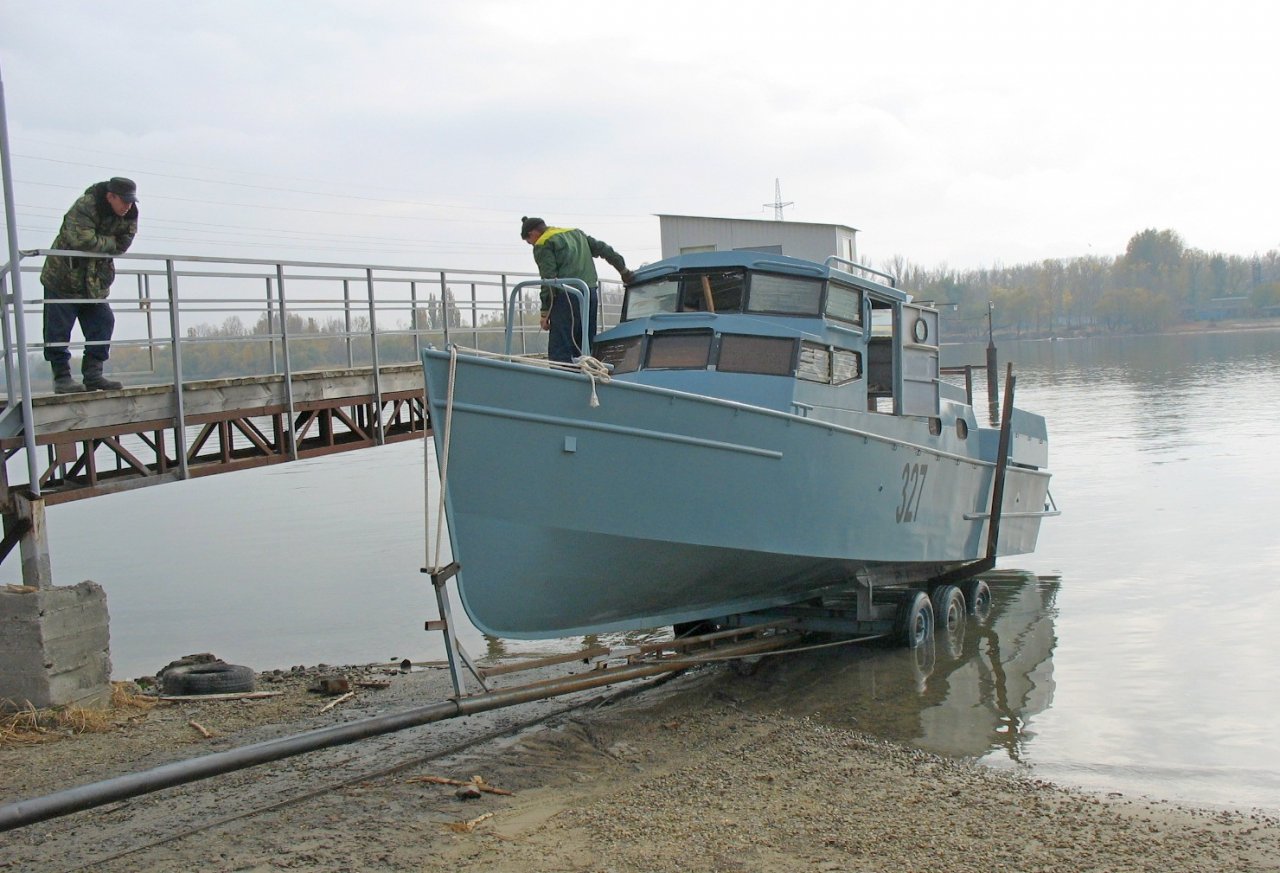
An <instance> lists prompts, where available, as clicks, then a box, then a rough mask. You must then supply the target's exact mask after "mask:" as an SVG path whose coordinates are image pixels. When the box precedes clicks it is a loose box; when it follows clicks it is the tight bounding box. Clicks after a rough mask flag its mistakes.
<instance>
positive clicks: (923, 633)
mask: <svg viewBox="0 0 1280 873" xmlns="http://www.w3.org/2000/svg"><path fill="white" fill-rule="evenodd" d="M898 634H899V637H900V638H901V640H902V643H903V645H905V646H906V647H907V648H908V649H918V648H920V647H921V646H923V645H924V644H925V643H927V642H928V641H929V639H930V638H931V637H932V636H933V602H932V601H931V600H929V595H928V594H925V593H924V592H923V591H916V592H915V593H914V594H911V595H910V596H908V597H907V599H906V600H904V601H903V602H902V612H901V613H900V614H899V618H898Z"/></svg>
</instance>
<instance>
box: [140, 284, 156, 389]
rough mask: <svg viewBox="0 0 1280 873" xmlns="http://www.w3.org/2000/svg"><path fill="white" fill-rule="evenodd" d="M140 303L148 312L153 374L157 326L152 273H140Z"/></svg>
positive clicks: (149, 353) (149, 365) (149, 347)
mask: <svg viewBox="0 0 1280 873" xmlns="http://www.w3.org/2000/svg"><path fill="white" fill-rule="evenodd" d="M138 305H139V306H141V307H142V310H143V311H144V312H146V313H147V365H148V367H149V368H150V370H151V372H152V374H154V373H155V371H156V327H155V319H154V310H153V309H152V308H151V274H150V273H147V272H142V273H139V274H138Z"/></svg>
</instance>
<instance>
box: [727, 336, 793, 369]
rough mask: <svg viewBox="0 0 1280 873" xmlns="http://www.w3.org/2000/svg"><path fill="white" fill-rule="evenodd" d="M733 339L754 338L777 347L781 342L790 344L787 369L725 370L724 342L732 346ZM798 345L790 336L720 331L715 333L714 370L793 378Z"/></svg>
mask: <svg viewBox="0 0 1280 873" xmlns="http://www.w3.org/2000/svg"><path fill="white" fill-rule="evenodd" d="M735 340H743V341H744V342H746V341H752V340H754V341H757V342H759V343H773V344H776V345H778V346H779V347H780V346H781V345H782V344H783V343H786V344H788V345H790V346H791V350H790V353H789V354H788V355H787V369H786V370H785V371H784V372H778V371H776V370H763V369H756V370H741V369H728V370H726V369H725V368H724V347H725V342H726V341H728V343H729V345H730V346H732V345H733V343H734V341H735ZM799 347H800V344H799V343H798V342H796V338H795V337H791V336H771V335H767V334H758V333H734V332H727V333H724V332H722V333H719V334H717V335H716V354H715V367H716V371H717V372H720V373H742V374H744V375H748V376H784V377H786V378H793V377H794V376H795V375H796V368H797V366H798V364H799V354H800V352H799Z"/></svg>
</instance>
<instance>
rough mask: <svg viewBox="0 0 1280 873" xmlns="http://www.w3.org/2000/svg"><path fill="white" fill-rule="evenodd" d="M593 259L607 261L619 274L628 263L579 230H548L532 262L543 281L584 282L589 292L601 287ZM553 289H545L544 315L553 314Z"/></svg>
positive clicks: (555, 228) (536, 248) (610, 249)
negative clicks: (577, 280)
mask: <svg viewBox="0 0 1280 873" xmlns="http://www.w3.org/2000/svg"><path fill="white" fill-rule="evenodd" d="M594 258H604V259H605V260H606V261H608V262H609V264H610V265H611V266H612V267H613V268H614V269H615V270H617V271H618V272H619V273H621V272H622V271H624V270H626V269H627V262H626V261H625V260H623V258H622V255H620V254H618V253H617V252H615V251H614V250H613V249H612V248H611V247H610V246H609V244H608V243H605V242H601V241H600V240H598V239H593V238H592V237H589V236H587V235H586V234H585V233H583V232H582V231H580V230H578V229H576V228H566V227H548V228H547V229H546V230H544V231H543V232H542V236H540V237H539V238H538V241H537V242H536V243H534V244H533V261H534V263H535V264H537V265H538V275H539V276H541V277H542V278H544V279H581V280H582V281H583V282H586V283H587V287H588V288H594V287H596V286H597V285H599V284H600V279H599V277H598V276H597V275H596V264H595V260H594ZM553 290H554V289H552V288H551V287H550V286H547V285H543V286H542V295H541V296H542V312H543V314H546V313H547V312H549V311H550V310H551V292H552V291H553Z"/></svg>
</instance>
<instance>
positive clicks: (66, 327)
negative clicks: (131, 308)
mask: <svg viewBox="0 0 1280 873" xmlns="http://www.w3.org/2000/svg"><path fill="white" fill-rule="evenodd" d="M44 296H45V300H46V301H48V300H68V301H75V302H70V303H47V302H46V303H45V305H44V343H45V345H44V359H45V360H46V361H48V362H49V363H50V364H54V365H55V366H56V365H58V364H64V365H69V364H70V362H71V350H70V349H69V348H67V347H66V346H65V345H59V346H55V345H52V343H68V342H70V341H71V328H73V327H75V324H76V322H77V321H78V322H80V330H81V332H82V333H83V334H84V338H85V340H86V341H88V342H91V343H93V342H100V343H102V345H100V346H93V345H91V346H85V349H84V356H85V357H86V358H93V359H95V360H98V361H105V360H106V359H107V358H109V357H110V356H111V346H109V345H107V343H109V342H110V341H111V334H112V333H113V332H114V331H115V328H116V316H115V313H113V312H112V311H111V306H110V304H108V303H107V301H106V300H90V299H88V298H85V297H76V296H75V295H72V294H62V293H59V292H58V291H54V290H53V289H52V288H45V289H44Z"/></svg>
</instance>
